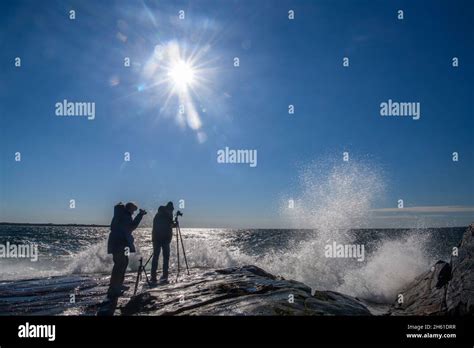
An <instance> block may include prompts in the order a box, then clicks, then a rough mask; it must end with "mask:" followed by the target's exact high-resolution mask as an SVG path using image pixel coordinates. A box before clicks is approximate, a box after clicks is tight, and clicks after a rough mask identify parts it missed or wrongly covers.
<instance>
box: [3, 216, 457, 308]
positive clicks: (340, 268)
mask: <svg viewBox="0 0 474 348" xmlns="http://www.w3.org/2000/svg"><path fill="white" fill-rule="evenodd" d="M464 230H465V229H464V228H442V229H417V230H395V229H388V230H347V231H345V232H344V236H345V239H344V241H345V242H347V241H351V243H353V244H363V245H364V247H365V260H364V261H363V262H358V261H356V260H355V259H347V258H346V259H342V258H339V259H336V258H327V257H325V254H324V247H325V246H326V245H327V244H328V240H327V239H326V238H327V234H326V233H321V232H317V231H313V230H270V229H266V230H262V229H255V230H232V229H182V234H183V237H184V243H185V247H186V251H187V256H188V261H189V262H190V266H191V267H210V268H216V267H229V266H237V265H244V264H255V265H257V266H259V267H262V268H264V269H265V270H267V271H269V272H271V273H273V274H278V275H282V276H284V277H285V278H290V279H295V280H299V281H302V282H304V283H306V284H307V285H309V286H311V287H313V288H317V289H325V290H336V291H342V292H344V293H347V294H350V295H353V296H360V297H363V298H367V299H372V300H377V301H391V300H392V299H393V297H394V296H395V295H396V291H397V290H398V289H399V288H400V287H401V286H403V285H404V284H406V283H407V282H409V281H410V280H412V279H413V278H414V277H415V276H416V275H418V274H419V273H421V272H423V271H426V270H427V269H428V268H429V267H430V266H431V264H433V263H434V262H435V261H437V260H438V259H445V260H447V259H449V252H450V250H451V248H452V246H455V245H457V243H458V241H459V240H460V238H461V235H462V233H463V232H464ZM108 233H109V230H108V228H103V227H67V226H66V227H63V226H18V225H2V226H0V244H4V245H5V244H6V243H7V242H9V243H10V244H25V243H36V244H37V245H38V249H39V257H38V260H37V261H36V262H32V261H31V260H29V259H14V258H10V259H5V258H3V259H2V258H0V279H1V280H12V279H25V278H38V277H47V276H52V275H64V274H77V273H79V274H92V273H108V272H110V270H111V267H112V260H111V256H110V255H107V254H106V241H107V236H108ZM341 233H342V232H341ZM341 233H340V234H335V235H334V236H335V237H338V236H339V237H340V236H341V235H342V234H341ZM134 235H135V240H136V244H137V253H136V254H132V256H131V259H130V269H131V270H133V269H136V268H137V265H138V259H139V257H141V256H143V257H144V258H147V257H148V256H149V255H150V254H151V229H149V228H139V229H137V230H136V231H135V233H134ZM173 241H174V240H173ZM331 243H332V241H331ZM341 243H342V240H341ZM172 246H173V248H172V256H171V261H172V262H171V268H172V269H174V267H175V261H176V257H175V251H176V250H175V244H172Z"/></svg>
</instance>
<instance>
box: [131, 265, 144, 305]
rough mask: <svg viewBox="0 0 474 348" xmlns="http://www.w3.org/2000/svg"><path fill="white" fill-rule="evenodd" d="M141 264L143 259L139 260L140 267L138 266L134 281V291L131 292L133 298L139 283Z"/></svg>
mask: <svg viewBox="0 0 474 348" xmlns="http://www.w3.org/2000/svg"><path fill="white" fill-rule="evenodd" d="M142 263H143V258H140V265H139V266H138V272H137V279H136V280H135V290H134V291H133V295H134V296H135V294H136V293H137V288H138V282H139V281H140V276H141V273H142Z"/></svg>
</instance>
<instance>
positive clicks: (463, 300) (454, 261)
mask: <svg viewBox="0 0 474 348" xmlns="http://www.w3.org/2000/svg"><path fill="white" fill-rule="evenodd" d="M451 268H452V279H451V280H450V281H449V284H448V289H447V294H446V305H447V312H448V314H452V315H472V314H474V224H472V225H471V226H469V228H468V230H467V231H466V232H465V233H464V235H463V238H462V240H461V243H460V244H459V246H458V256H454V255H453V256H452V258H451Z"/></svg>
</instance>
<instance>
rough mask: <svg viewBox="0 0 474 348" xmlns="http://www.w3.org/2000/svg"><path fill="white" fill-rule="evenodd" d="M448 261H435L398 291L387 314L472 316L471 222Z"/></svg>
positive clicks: (473, 248)
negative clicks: (455, 251) (429, 267)
mask: <svg viewBox="0 0 474 348" xmlns="http://www.w3.org/2000/svg"><path fill="white" fill-rule="evenodd" d="M458 249H459V255H458V256H454V255H453V256H452V257H451V262H450V263H447V262H445V261H438V262H436V264H435V265H434V266H433V267H432V268H431V270H430V271H428V272H426V273H423V274H421V275H420V276H418V277H417V278H415V280H413V281H412V282H411V283H410V284H408V285H407V286H406V287H405V288H404V289H402V290H401V291H400V294H401V295H402V296H403V302H402V303H399V301H398V299H397V300H396V301H395V303H394V304H393V305H392V307H391V309H390V311H389V314H390V315H447V314H450V315H472V314H473V313H474V273H473V269H474V259H473V256H474V224H473V225H470V226H469V227H468V229H467V230H466V232H465V233H464V235H463V238H462V241H461V243H460V245H459V246H458Z"/></svg>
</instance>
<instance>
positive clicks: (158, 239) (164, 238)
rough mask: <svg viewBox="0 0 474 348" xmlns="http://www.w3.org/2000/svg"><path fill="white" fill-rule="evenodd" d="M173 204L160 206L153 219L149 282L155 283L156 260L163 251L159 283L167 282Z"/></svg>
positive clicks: (172, 224)
mask: <svg viewBox="0 0 474 348" xmlns="http://www.w3.org/2000/svg"><path fill="white" fill-rule="evenodd" d="M173 210H174V206H173V202H168V204H166V206H160V207H159V208H158V212H157V213H156V215H155V218H154V219H153V231H152V241H153V260H152V261H151V282H152V283H156V272H157V269H158V258H159V257H160V252H161V249H163V275H162V276H161V278H160V281H161V282H167V281H168V268H169V261H170V244H171V239H172V238H173V227H174V226H175V224H174V222H173Z"/></svg>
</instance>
